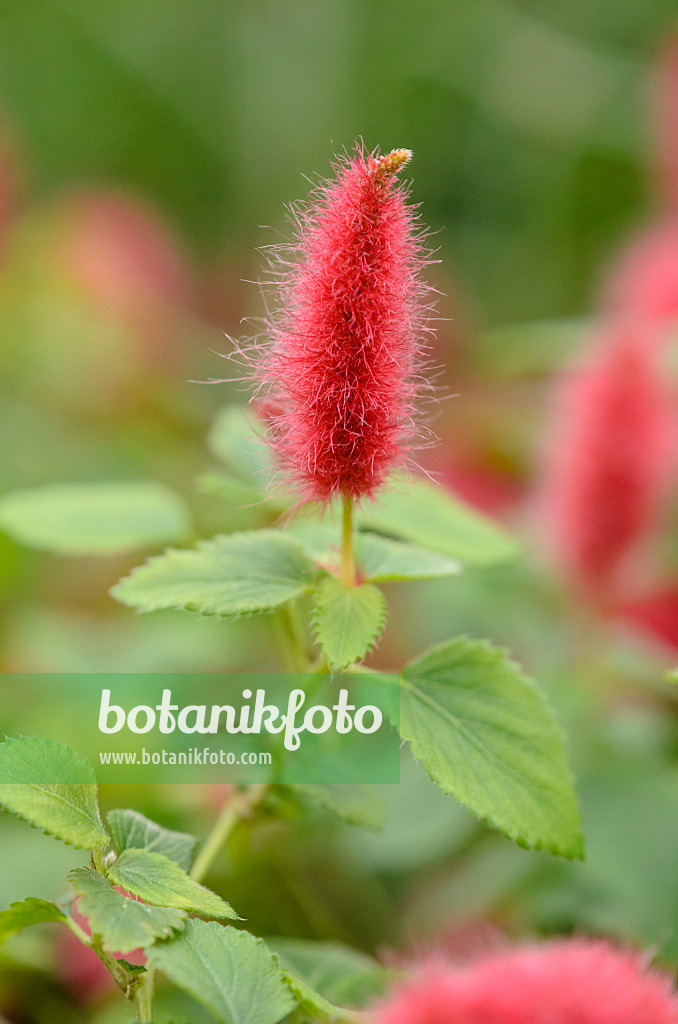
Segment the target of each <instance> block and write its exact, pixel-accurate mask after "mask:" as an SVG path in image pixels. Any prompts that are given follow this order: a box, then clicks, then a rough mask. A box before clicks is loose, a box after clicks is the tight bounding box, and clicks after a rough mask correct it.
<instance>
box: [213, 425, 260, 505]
mask: <svg viewBox="0 0 678 1024" xmlns="http://www.w3.org/2000/svg"><path fill="white" fill-rule="evenodd" d="M263 431H264V426H263V424H262V423H259V425H258V426H257V425H256V424H255V422H254V419H253V418H252V416H251V415H250V414H249V412H248V411H247V409H245V408H243V407H242V406H239V405H227V406H226V407H225V408H223V409H221V410H220V411H219V412H218V413H217V415H216V416H215V418H214V422H213V424H212V427H211V428H210V432H209V434H208V435H207V447H208V448H209V450H210V451H211V452H212V454H213V455H215V456H216V457H217V458H218V459H219V460H220V461H221V462H223V463H225V464H226V465H227V466H228V467H229V468H230V469H231V470H233V471H234V472H235V474H236V475H237V476H239V477H241V478H242V479H243V480H244V481H246V482H247V483H250V484H253V485H254V486H255V488H256V490H257V491H258V494H259V497H261V496H262V495H263V494H264V492H265V491H266V489H267V487H268V484H269V483H270V480H271V478H272V477H273V474H274V472H275V466H274V462H273V455H272V453H271V449H270V448H269V447H268V445H267V444H266V442H265V441H264V438H263Z"/></svg>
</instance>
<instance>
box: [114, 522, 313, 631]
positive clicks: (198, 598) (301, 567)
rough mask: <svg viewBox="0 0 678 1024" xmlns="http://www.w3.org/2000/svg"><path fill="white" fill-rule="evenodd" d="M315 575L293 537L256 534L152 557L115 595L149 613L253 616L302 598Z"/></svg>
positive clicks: (235, 535)
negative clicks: (161, 610)
mask: <svg viewBox="0 0 678 1024" xmlns="http://www.w3.org/2000/svg"><path fill="white" fill-rule="evenodd" d="M312 571H313V564H312V562H311V561H310V560H309V559H308V558H307V556H306V555H305V554H304V551H303V549H302V547H301V545H300V544H298V543H297V542H296V541H295V540H294V539H293V538H292V537H288V536H286V535H285V534H284V533H282V532H280V531H275V530H251V531H248V532H245V533H232V534H229V535H228V536H218V537H214V538H213V539H212V540H206V541H200V542H199V543H198V545H197V546H196V547H195V548H193V549H191V550H186V551H168V552H166V554H164V555H160V556H158V557H157V558H151V559H150V560H149V561H148V562H146V564H145V565H142V566H141V567H140V568H138V569H135V570H134V571H133V572H132V574H131V575H130V576H128V577H127V578H126V579H123V580H121V581H120V583H118V584H117V585H116V586H115V587H113V589H112V590H111V594H112V595H113V597H115V598H117V600H118V601H121V602H122V603H123V604H127V605H131V606H132V607H133V608H138V609H139V610H140V611H145V612H150V611H155V610H157V609H159V608H179V609H186V610H188V611H195V612H199V613H201V614H202V615H232V616H238V615H248V614H253V613H256V612H266V611H270V610H271V609H273V608H278V607H279V606H280V605H282V604H285V603H286V602H287V601H289V600H291V599H292V598H294V597H298V596H299V595H300V594H303V593H304V591H306V590H308V589H309V587H310V584H311V575H312Z"/></svg>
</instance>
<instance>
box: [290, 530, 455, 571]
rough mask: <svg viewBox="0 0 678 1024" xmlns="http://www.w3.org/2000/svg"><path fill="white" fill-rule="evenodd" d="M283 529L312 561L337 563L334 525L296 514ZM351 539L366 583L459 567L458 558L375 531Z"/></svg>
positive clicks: (337, 542) (452, 569)
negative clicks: (382, 535)
mask: <svg viewBox="0 0 678 1024" xmlns="http://www.w3.org/2000/svg"><path fill="white" fill-rule="evenodd" d="M286 533H287V534H288V535H289V536H292V537H294V538H295V539H296V540H298V541H299V543H300V544H301V546H302V547H303V549H304V551H305V552H306V554H307V555H308V556H309V558H312V559H313V561H314V562H318V563H319V564H320V565H323V566H326V567H334V568H338V567H339V561H340V550H339V544H340V538H339V533H338V529H337V527H336V526H333V525H332V524H331V523H329V522H318V521H316V520H309V519H307V518H305V517H298V518H296V519H295V520H294V521H293V522H292V523H290V524H289V526H287V527H286ZM354 542H355V554H356V562H357V564H358V567H359V569H360V571H361V573H362V575H363V577H364V579H365V581H366V582H367V583H376V582H379V581H382V580H383V581H385V580H421V579H434V578H437V577H440V576H453V575H456V574H457V573H458V572H460V571H461V566H460V564H459V562H458V561H456V560H455V559H452V558H448V557H447V556H446V555H441V554H440V553H439V552H436V551H431V549H430V548H423V547H418V546H417V545H415V544H407V543H403V542H402V541H397V540H390V539H389V538H387V537H380V536H379V535H378V534H375V533H369V532H365V533H357V534H356V536H355V539H354Z"/></svg>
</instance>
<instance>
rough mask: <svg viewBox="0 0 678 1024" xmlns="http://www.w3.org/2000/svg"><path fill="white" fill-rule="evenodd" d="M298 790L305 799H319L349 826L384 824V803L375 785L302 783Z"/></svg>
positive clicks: (380, 825) (367, 826)
mask: <svg viewBox="0 0 678 1024" xmlns="http://www.w3.org/2000/svg"><path fill="white" fill-rule="evenodd" d="M294 788H295V790H296V791H297V792H298V793H301V795H302V796H304V795H305V796H307V797H309V798H310V799H311V800H315V801H316V803H319V804H320V805H321V806H322V807H324V808H325V809H326V810H328V811H331V813H332V814H336V816H337V817H338V818H341V819H342V821H346V822H348V824H349V825H358V826H361V827H362V828H372V829H379V828H381V827H382V825H383V823H384V804H383V801H382V799H381V796H380V794H379V791H378V790H377V789H375V787H374V786H369V785H364V784H363V785H360V784H350V783H331V784H329V785H319V784H311V783H303V784H301V783H299V784H297V785H296V786H295V787H294Z"/></svg>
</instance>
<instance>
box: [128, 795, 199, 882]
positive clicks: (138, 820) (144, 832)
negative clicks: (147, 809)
mask: <svg viewBox="0 0 678 1024" xmlns="http://www.w3.org/2000/svg"><path fill="white" fill-rule="evenodd" d="M108 824H109V826H110V829H111V838H112V840H113V846H114V847H115V849H116V851H117V852H118V853H122V852H123V850H127V849H130V848H133V849H138V850H148V851H150V852H151V853H162V854H164V855H165V857H169V859H170V860H173V861H174V862H175V864H178V865H179V867H180V868H183V870H184V871H188V869H189V868H190V866H191V863H192V860H193V853H194V851H195V847H196V846H197V843H198V840H197V839H196V838H195V836H189V835H187V834H186V833H185V832H172V831H171V830H170V829H167V828H163V827H162V825H158V824H157V823H156V822H155V821H151V820H150V819H149V818H145V817H144V816H143V814H139V812H138V811H129V810H127V811H123V810H116V811H111V812H110V813H109V814H108Z"/></svg>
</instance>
